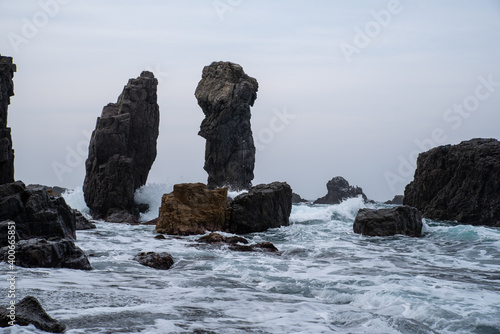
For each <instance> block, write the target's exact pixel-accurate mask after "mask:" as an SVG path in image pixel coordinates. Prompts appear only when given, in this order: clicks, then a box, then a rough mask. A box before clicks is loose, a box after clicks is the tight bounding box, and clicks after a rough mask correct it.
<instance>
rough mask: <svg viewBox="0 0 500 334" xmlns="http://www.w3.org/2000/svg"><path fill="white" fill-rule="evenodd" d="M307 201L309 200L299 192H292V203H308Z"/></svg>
mask: <svg viewBox="0 0 500 334" xmlns="http://www.w3.org/2000/svg"><path fill="white" fill-rule="evenodd" d="M307 202H308V200H306V199H303V198H302V197H300V195H299V194H296V193H292V204H299V203H307Z"/></svg>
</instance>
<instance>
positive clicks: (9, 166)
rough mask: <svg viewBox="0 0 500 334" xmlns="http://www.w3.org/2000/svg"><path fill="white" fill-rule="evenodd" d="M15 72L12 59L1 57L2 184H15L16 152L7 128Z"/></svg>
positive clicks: (0, 176)
mask: <svg viewBox="0 0 500 334" xmlns="http://www.w3.org/2000/svg"><path fill="white" fill-rule="evenodd" d="M14 72H16V65H15V64H13V63H12V57H4V56H1V55H0V184H5V183H12V182H14V150H13V149H12V136H11V130H10V128H9V127H7V113H8V110H7V109H8V107H9V104H10V97H11V96H13V95H14V83H13V80H12V79H13V78H14Z"/></svg>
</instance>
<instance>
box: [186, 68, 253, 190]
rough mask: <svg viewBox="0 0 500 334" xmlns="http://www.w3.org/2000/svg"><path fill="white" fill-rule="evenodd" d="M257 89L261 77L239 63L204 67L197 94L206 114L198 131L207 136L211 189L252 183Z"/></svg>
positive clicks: (206, 165)
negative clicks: (253, 120) (253, 124)
mask: <svg viewBox="0 0 500 334" xmlns="http://www.w3.org/2000/svg"><path fill="white" fill-rule="evenodd" d="M257 90H258V83H257V80H256V79H254V78H252V77H249V76H248V75H247V74H245V72H244V71H243V68H242V67H241V66H240V65H238V64H234V63H230V62H214V63H212V64H211V65H209V66H205V68H204V69H203V74H202V78H201V81H200V82H199V83H198V87H197V88H196V92H195V96H196V99H197V100H198V105H199V106H200V107H201V109H202V110H203V113H204V114H205V119H204V120H203V121H202V123H201V127H200V132H199V133H198V134H199V135H200V136H201V137H203V138H205V139H206V147H205V166H204V169H205V170H206V171H207V173H208V188H210V189H213V188H217V187H229V188H230V189H231V190H243V189H249V188H251V186H252V180H253V177H254V174H253V169H254V165H255V145H254V141H253V137H252V129H251V126H250V118H251V114H250V107H251V106H253V104H254V102H255V99H256V98H257Z"/></svg>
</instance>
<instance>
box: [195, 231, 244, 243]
mask: <svg viewBox="0 0 500 334" xmlns="http://www.w3.org/2000/svg"><path fill="white" fill-rule="evenodd" d="M196 241H198V242H204V243H207V244H220V243H224V244H237V243H242V244H248V240H247V239H245V238H242V237H239V236H236V235H235V236H232V237H225V236H223V235H220V234H219V233H214V232H212V233H210V234H207V235H205V236H203V237H201V238H199V239H198V240H196Z"/></svg>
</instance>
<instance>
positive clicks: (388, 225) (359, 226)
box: [353, 205, 422, 237]
mask: <svg viewBox="0 0 500 334" xmlns="http://www.w3.org/2000/svg"><path fill="white" fill-rule="evenodd" d="M353 230H354V233H357V234H363V235H368V236H390V235H396V234H404V235H407V236H410V237H420V236H421V235H422V215H421V214H420V212H419V211H418V209H416V208H413V207H410V206H405V205H403V206H397V207H394V208H390V209H378V210H377V209H367V208H364V209H360V210H359V212H358V215H357V216H356V219H355V220H354V224H353Z"/></svg>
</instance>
